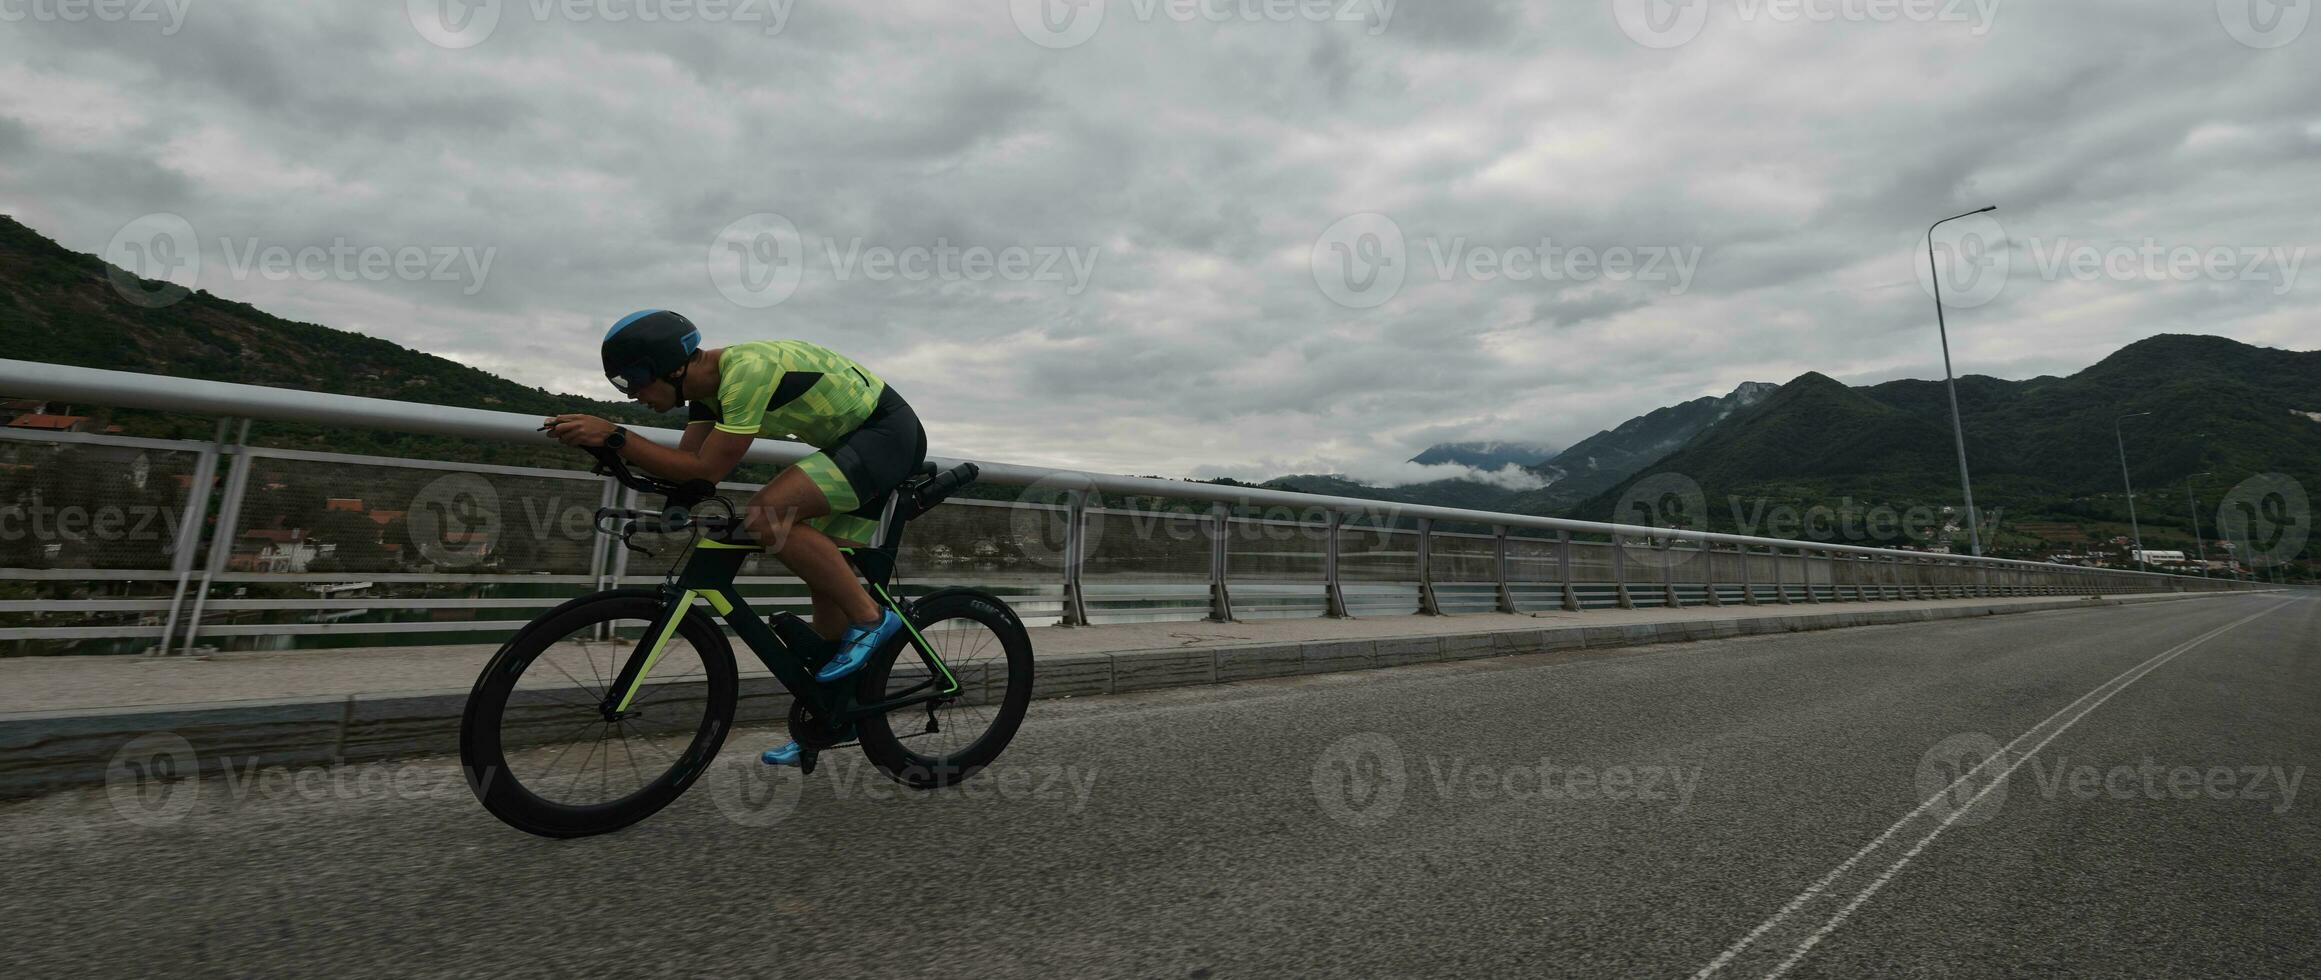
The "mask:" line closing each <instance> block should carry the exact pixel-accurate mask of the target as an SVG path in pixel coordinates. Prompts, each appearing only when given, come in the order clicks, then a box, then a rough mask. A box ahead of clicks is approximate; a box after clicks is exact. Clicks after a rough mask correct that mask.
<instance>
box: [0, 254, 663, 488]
mask: <svg viewBox="0 0 2321 980" xmlns="http://www.w3.org/2000/svg"><path fill="white" fill-rule="evenodd" d="M112 276H120V277H124V278H125V279H126V280H129V281H134V277H131V276H130V275H129V273H127V272H126V271H123V270H121V269H118V268H117V267H114V266H112V265H110V264H108V263H106V262H105V261H104V260H102V259H100V258H98V257H96V256H94V255H84V254H81V253H78V252H73V251H70V250H67V249H65V248H64V247H63V246H60V245H58V244H57V243H55V242H53V241H50V240H49V239H48V238H46V237H44V236H42V235H41V234H40V233H38V232H36V231H33V230H32V229H30V228H27V227H25V226H24V225H23V224H21V223H18V222H17V221H16V220H15V219H14V218H11V217H8V216H5V215H0V350H5V351H7V352H8V356H11V357H16V358H19V359H24V360H36V361H45V362H49V363H55V364H70V365H75V366H79V367H91V368H106V369H110V370H118V371H139V372H144V373H147V374H159V375H168V376H171V377H180V378H200V379H204V380H211V381H230V382H236V383H240V384H255V385H265V386H268V387H275V388H295V389H300V390H306V391H326V392H336V393H340V394H348V395H363V396H367V397H372V398H392V399H397V400H400V401H408V402H420V403H423V404H429V405H455V406H460V407H464V408H486V409H497V410H502V411H510V412H523V413H527V414H534V413H536V414H541V415H548V414H555V413H560V412H586V413H589V414H593V415H600V416H604V417H606V418H612V419H617V420H620V421H623V422H628V423H633V424H642V425H669V424H674V423H675V422H676V420H675V419H674V417H673V416H656V415H654V414H652V413H649V412H646V411H644V410H643V409H641V408H640V407H638V406H636V405H633V404H628V403H616V402H607V401H600V400H597V399H591V398H583V397H579V396H576V395H566V394H559V393H556V392H551V391H546V390H543V389H540V388H534V387H530V386H527V385H521V384H517V383H515V382H513V381H509V380H507V379H505V378H501V377H498V376H496V375H493V374H491V373H489V372H485V371H481V370H478V369H476V368H472V367H469V366H467V365H464V364H461V363H459V362H457V361H452V360H448V359H445V358H441V357H437V356H435V355H433V354H428V353H425V352H422V351H415V350H412V349H410V348H407V347H403V346H401V345H399V344H395V343H393V342H391V341H386V340H381V339H378V338H376V337H366V336H363V335H362V334H358V333H352V332H349V331H345V330H336V329H332V328H330V327H325V326H322V325H319V324H313V323H299V322H296V321H292V320H285V319H282V318H280V317H277V316H273V315H270V314H268V313H266V312H265V311H263V310H260V309H258V308H256V307H254V306H251V305H249V304H247V303H237V302H234V301H232V300H227V299H223V298H220V297H217V296H214V295H211V294H210V293H208V292H206V291H201V290H196V291H194V292H192V293H190V294H187V295H185V296H184V298H182V299H179V300H178V301H177V302H174V303H170V304H168V305H164V306H161V307H159V308H154V309H148V308H146V307H144V306H141V305H138V304H135V303H131V302H129V301H128V300H127V299H124V298H123V297H122V296H121V295H120V293H119V292H118V291H116V290H115V289H114V287H113V281H112V279H111V277H112ZM149 285H156V286H157V285H159V284H157V283H149ZM576 356H593V354H592V353H589V352H576ZM9 394H14V393H10V392H0V395H9ZM76 411H83V413H84V414H93V415H96V416H99V417H101V418H104V419H105V420H107V421H108V422H111V423H113V424H118V425H120V426H122V428H123V429H124V430H125V431H128V432H131V433H133V434H137V435H157V436H163V437H171V438H204V439H206V438H208V437H209V436H210V435H212V434H213V432H214V428H213V426H214V422H213V421H211V420H207V419H197V418H182V417H172V416H168V415H162V414H158V413H151V412H137V411H129V410H113V409H107V408H104V407H102V406H88V407H86V409H85V410H83V409H82V408H79V407H76ZM253 441H259V442H266V443H272V444H278V445H293V446H298V447H302V448H329V449H332V450H336V451H343V452H359V453H377V454H383V455H403V456H422V455H424V456H438V457H440V458H446V459H468V460H475V461H489V462H507V463H529V464H532V465H548V466H567V467H568V466H574V465H576V464H577V461H576V459H575V458H574V457H575V456H576V454H574V453H571V452H570V451H568V450H563V449H561V448H560V447H556V446H553V445H548V444H546V443H547V440H545V439H544V440H542V443H543V445H542V446H540V447H523V446H511V445H508V444H505V443H482V442H470V441H465V440H454V439H440V438H435V437H428V436H410V435H403V434H399V433H390V432H366V431H358V430H347V429H330V430H324V429H320V428H314V427H304V426H298V425H294V424H287V423H272V424H267V425H264V426H259V427H256V428H255V430H254V433H253ZM325 443H327V445H325Z"/></svg>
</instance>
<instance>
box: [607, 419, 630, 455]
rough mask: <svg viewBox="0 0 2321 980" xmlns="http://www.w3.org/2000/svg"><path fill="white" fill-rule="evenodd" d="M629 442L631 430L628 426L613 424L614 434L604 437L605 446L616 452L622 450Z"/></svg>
mask: <svg viewBox="0 0 2321 980" xmlns="http://www.w3.org/2000/svg"><path fill="white" fill-rule="evenodd" d="M628 444H629V430H628V428H627V427H626V426H619V425H616V426H613V427H612V435H609V436H606V437H604V448H606V449H610V450H612V451H614V452H616V453H617V452H619V451H620V449H621V447H622V446H626V445H628Z"/></svg>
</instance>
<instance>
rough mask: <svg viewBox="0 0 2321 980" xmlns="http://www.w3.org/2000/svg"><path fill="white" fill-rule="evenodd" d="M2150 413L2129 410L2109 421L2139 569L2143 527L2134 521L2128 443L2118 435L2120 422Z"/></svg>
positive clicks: (2134, 507)
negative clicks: (2118, 457)
mask: <svg viewBox="0 0 2321 980" xmlns="http://www.w3.org/2000/svg"><path fill="white" fill-rule="evenodd" d="M2150 414H2152V413H2150V412H2129V413H2128V414H2126V415H2122V416H2120V417H2119V418H2116V419H2113V420H2112V421H2111V439H2112V442H2113V443H2114V444H2115V445H2117V446H2119V450H2120V485H2121V486H2124V487H2126V488H2127V491H2128V533H2130V534H2133V535H2134V536H2135V542H2136V545H2135V547H2136V568H2137V570H2139V571H2141V570H2144V529H2143V525H2141V524H2138V523H2137V522H2136V485H2135V482H2134V481H2132V480H2130V479H2128V443H2127V439H2126V438H2124V437H2122V436H2121V435H2120V423H2122V422H2125V421H2127V420H2129V419H2132V418H2136V417H2138V416H2142V415H2150Z"/></svg>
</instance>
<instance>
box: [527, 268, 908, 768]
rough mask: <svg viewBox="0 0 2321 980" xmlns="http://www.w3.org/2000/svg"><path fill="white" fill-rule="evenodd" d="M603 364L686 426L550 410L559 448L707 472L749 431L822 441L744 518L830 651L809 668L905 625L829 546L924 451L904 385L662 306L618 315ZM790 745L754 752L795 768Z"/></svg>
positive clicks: (881, 502) (867, 533)
mask: <svg viewBox="0 0 2321 980" xmlns="http://www.w3.org/2000/svg"><path fill="white" fill-rule="evenodd" d="M603 353H604V374H605V377H606V378H608V379H610V380H611V381H612V383H613V387H615V388H618V389H620V390H621V392H622V393H623V394H625V395H627V396H628V397H629V398H631V399H633V400H635V401H638V402H641V403H643V404H644V405H645V407H647V408H650V409H652V410H653V411H656V412H666V411H669V410H671V409H674V408H676V407H677V406H678V405H680V404H683V405H686V406H687V419H686V423H685V437H684V439H683V441H681V442H679V443H678V444H677V445H676V446H674V447H670V446H663V445H659V444H657V443H654V442H652V441H651V440H648V439H645V438H644V437H642V436H638V435H635V434H633V433H631V432H629V431H628V430H627V429H625V428H623V427H621V426H618V425H615V424H613V423H612V422H610V421H607V420H605V419H600V418H597V417H595V416H592V415H558V416H555V417H553V418H550V419H547V420H546V423H547V426H548V432H549V435H550V436H552V437H554V438H555V439H557V440H558V441H560V442H563V443H564V444H566V445H572V446H606V447H609V448H611V449H612V450H613V451H615V452H617V453H619V454H620V456H621V458H622V459H625V460H627V461H628V462H629V463H630V464H632V465H634V466H637V467H639V468H641V469H644V470H647V471H650V472H652V473H655V474H657V475H659V476H661V477H663V478H665V479H669V480H675V481H685V480H709V481H711V482H715V481H718V480H722V479H724V478H725V476H726V474H728V473H731V472H732V471H733V468H734V466H735V465H737V464H739V463H740V462H741V457H742V453H743V452H744V451H745V450H747V449H748V448H749V444H750V440H752V439H757V438H773V439H791V440H795V441H798V442H803V443H806V444H808V445H811V446H813V447H814V448H815V449H817V450H819V451H818V452H816V453H814V454H813V455H810V456H807V457H806V458H805V459H802V460H799V461H798V462H797V464H796V465H794V466H791V467H789V468H787V469H784V470H783V471H782V472H781V473H780V474H778V475H776V476H775V477H774V481H773V482H772V483H768V484H766V485H765V487H764V488H763V489H761V490H759V491H758V492H757V493H756V495H754V496H752V497H751V498H750V500H749V503H748V505H747V506H746V508H745V510H746V514H745V517H744V519H743V522H742V526H743V528H744V529H745V530H747V531H748V532H749V534H750V536H751V539H752V540H754V541H756V542H757V543H758V544H760V545H762V546H764V547H766V548H767V549H768V550H770V551H772V552H773V554H774V556H775V557H776V558H778V559H780V560H781V562H782V564H783V565H785V566H788V568H789V569H790V571H791V573H792V574H795V575H797V576H798V578H799V579H800V580H802V581H804V582H805V583H806V588H807V589H808V590H809V591H811V592H812V594H813V601H814V631H815V632H816V633H819V634H821V636H822V637H823V638H824V639H827V640H832V641H835V642H837V643H838V644H839V650H838V653H837V655H836V656H835V657H833V658H832V659H831V661H830V662H829V663H828V664H826V665H824V666H823V667H822V668H821V669H820V670H819V671H817V672H816V673H815V678H816V679H817V680H821V681H835V680H838V679H840V678H843V677H846V676H847V675H849V674H852V673H854V672H855V671H856V670H858V669H860V668H861V667H862V665H863V664H864V663H865V662H867V661H868V660H869V659H870V655H871V653H872V652H873V651H875V650H877V649H878V648H879V646H880V645H882V644H884V643H885V642H886V641H887V640H888V639H889V638H891V637H893V636H894V635H895V633H896V631H898V630H900V629H902V626H903V623H902V618H901V617H899V616H897V615H895V612H894V610H891V609H886V608H884V607H881V606H880V605H878V604H877V603H876V602H873V601H872V600H871V598H870V593H869V592H867V591H865V590H864V589H863V587H862V583H861V582H859V581H857V580H856V579H855V577H854V572H853V570H852V569H851V568H849V567H848V566H847V564H846V558H845V556H844V555H841V554H840V553H839V551H838V548H839V545H840V543H845V544H850V545H861V544H864V543H866V542H868V541H870V540H871V539H872V538H873V537H875V536H876V533H877V528H878V518H879V515H880V512H881V510H882V509H883V508H884V507H885V505H886V498H887V496H888V494H890V493H892V492H893V491H894V489H895V488H896V487H897V486H900V485H901V484H902V483H903V481H904V480H906V479H908V478H909V477H910V476H911V474H912V473H914V472H916V471H917V470H918V468H919V465H920V464H921V463H923V462H924V461H925V460H926V458H927V432H926V430H925V429H924V428H922V427H920V425H919V417H918V415H917V413H914V412H912V411H911V407H910V405H908V404H905V403H904V401H903V399H902V396H901V395H898V394H896V393H895V390H894V389H893V388H892V387H890V386H888V385H887V384H886V383H885V382H884V381H881V380H879V378H878V376H877V375H875V374H872V373H870V371H869V370H867V369H865V368H864V367H863V366H862V365H860V364H857V363H855V362H854V361H853V360H851V359H849V358H847V357H846V356H844V355H841V354H839V353H837V352H835V351H832V350H829V349H828V348H824V347H820V346H817V345H814V344H810V343H807V342H805V341H801V340H757V341H750V342H747V343H740V344H734V345H732V346H730V347H723V348H717V349H713V350H702V349H701V331H700V330H698V329H696V328H695V327H694V326H693V323H692V321H690V320H687V319H686V318H684V317H683V316H680V315H678V314H676V313H672V312H670V311H668V310H640V311H638V312H636V313H631V314H629V315H628V316H625V317H622V318H621V319H620V320H619V321H618V322H616V323H614V324H613V325H612V329H611V330H608V331H606V332H605V335H604V351H603ZM798 757H799V747H798V744H797V743H796V742H791V743H789V744H786V745H782V746H778V747H776V748H772V749H768V750H766V752H765V753H764V755H762V756H761V757H760V758H762V759H763V760H764V761H766V762H767V763H770V764H774V765H796V764H797V762H798Z"/></svg>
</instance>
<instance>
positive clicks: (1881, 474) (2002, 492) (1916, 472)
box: [1571, 334, 2321, 543]
mask: <svg viewBox="0 0 2321 980" xmlns="http://www.w3.org/2000/svg"><path fill="white" fill-rule="evenodd" d="M1958 401H1959V412H1960V415H1961V417H1962V419H1963V423H1964V429H1965V435H1966V445H1967V457H1968V464H1969V468H1970V470H1971V472H1972V475H1973V478H1974V489H1975V498H1976V501H1975V502H1976V504H1977V506H1978V507H1979V508H1980V510H1981V511H1982V512H1983V514H1984V516H1985V518H1986V519H1988V518H1989V516H1990V515H1991V514H1992V513H1994V512H2005V511H2014V512H2017V513H2042V514H2049V515H2058V516H2062V517H2074V518H2084V519H2088V520H2095V521H2102V522H2116V523H2118V524H2123V525H2124V524H2127V523H2128V514H2127V507H2126V496H2125V493H2124V491H2123V488H2122V483H2121V479H2122V478H2121V472H2120V467H2121V458H2120V457H2121V451H2122V448H2123V443H2124V449H2125V455H2126V457H2127V468H2128V473H2129V476H2130V477H2131V478H2132V480H2133V483H2134V485H2135V487H2136V489H2137V494H2136V496H2137V509H2138V511H2139V516H2140V517H2141V518H2142V523H2143V528H2144V530H2145V532H2146V536H2147V540H2150V539H2151V536H2152V535H2153V534H2154V533H2156V529H2157V528H2159V527H2161V526H2163V525H2165V526H2169V527H2174V526H2176V525H2178V524H2181V525H2182V526H2183V528H2184V530H2185V531H2186V532H2188V531H2189V528H2190V509H2191V508H2190V502H2189V500H2188V496H2197V497H2199V498H2201V500H2202V507H2203V509H2204V510H2207V512H2208V513H2207V516H2205V517H2203V518H2202V521H2203V523H2204V525H2206V526H2205V527H2204V531H2205V532H2206V533H2209V534H2210V535H2213V534H2214V533H2215V530H2216V529H2215V527H2214V522H2215V520H2216V516H2215V511H2214V508H2215V507H2216V505H2217V504H2218V502H2219V498H2220V497H2221V495H2222V494H2224V493H2225V492H2226V491H2227V490H2228V489H2229V488H2231V487H2233V486H2234V485H2236V484H2238V483H2239V482H2240V481H2242V480H2244V479H2247V478H2249V477H2251V476H2253V475H2255V474H2259V473H2281V474H2285V475H2287V476H2289V477H2291V478H2292V479H2295V480H2297V481H2299V482H2300V483H2301V484H2303V485H2304V486H2306V487H2317V488H2321V420H2316V419H2314V418H2312V417H2310V416H2308V415H2306V414H2304V413H2306V412H2309V411H2316V409H2314V407H2313V406H2316V405H2321V351H2291V350H2280V349H2275V348H2265V347H2256V346H2253V345H2249V344H2243V343H2240V342H2238V341H2234V340H2231V339H2228V338H2223V337H2211V336H2201V335H2187V334H2161V335H2157V336H2153V337H2147V338H2145V339H2143V340H2139V341H2136V342H2135V343H2132V344H2129V345H2128V346H2126V347H2123V348H2121V349H2119V350H2118V351H2115V352H2113V353H2112V354H2111V355H2110V356H2108V357H2105V358H2104V359H2103V360H2101V361H2098V362H2097V363H2095V364H2094V365H2091V366H2089V367H2088V368H2087V369H2085V370H2083V371H2080V372H2078V373H2076V374H2073V375H2071V376H2069V377H2060V378H2059V377H2054V376H2042V377H2037V378H2032V379H2029V380H2026V381H2007V380H2003V379H1999V378H1992V377H1987V376H1980V375H1974V376H1968V377H1963V378H1960V379H1958ZM2147 413H2148V414H2147ZM2123 417H2125V418H2123ZM2115 423H2116V425H2117V427H2118V428H2117V432H2118V437H2117V438H2118V440H2119V441H2118V442H2115V436H2114V431H2115V430H2114V426H2115ZM1663 473H1673V474H1680V475H1682V476H1684V477H1686V478H1688V479H1690V480H1692V481H1694V482H1695V483H1697V484H1699V486H1700V487H1701V489H1702V491H1703V495H1704V497H1705V498H1706V500H1707V502H1708V510H1709V513H1708V514H1707V515H1704V516H1705V517H1706V518H1707V526H1708V527H1710V528H1714V529H1719V530H1743V531H1747V530H1753V529H1751V528H1748V527H1746V526H1745V524H1746V520H1745V518H1746V514H1745V513H1734V511H1735V510H1736V509H1740V510H1744V511H1745V510H1746V508H1735V507H1734V506H1733V505H1732V503H1731V502H1732V501H1734V500H1744V501H1753V502H1755V503H1753V504H1752V505H1751V506H1752V507H1755V506H1759V505H1762V504H1764V503H1772V504H1777V505H1778V504H1788V505H1800V506H1803V505H1809V504H1812V503H1818V502H1827V501H1844V500H1852V501H1855V502H1856V503H1859V504H1863V505H1887V506H1893V507H1902V506H1908V505H1927V506H1949V507H1956V506H1958V505H1959V504H1960V502H1961V495H1960V493H1959V487H1958V461H1957V456H1956V450H1955V448H1954V443H1953V436H1952V433H1951V425H1950V414H1949V396H1948V393H1947V392H1946V391H1945V388H1944V385H1943V384H1942V383H1941V382H1939V381H1919V380H1903V381H1889V382H1885V383H1882V384H1876V385H1868V386H1864V387H1858V388H1856V387H1848V386H1846V385H1844V384H1841V383H1839V382H1837V381H1835V380H1833V379H1830V378H1828V377H1825V376H1823V375H1820V374H1815V373H1807V374H1804V375H1801V376H1799V377H1798V378H1796V379H1795V380H1792V381H1790V382H1789V383H1788V384H1785V385H1782V386H1781V388H1780V389H1779V391H1777V392H1776V393H1775V394H1774V395H1773V396H1772V397H1770V398H1767V399H1764V400H1763V401H1762V402H1761V403H1759V404H1757V405H1755V406H1754V407H1752V408H1750V409H1748V410H1746V411H1744V412H1741V413H1738V414H1736V415H1735V416H1733V417H1732V418H1730V419H1728V420H1726V421H1724V422H1722V423H1719V424H1716V425H1713V426H1710V427H1708V428H1706V429H1704V430H1702V432H1701V433H1700V434H1699V435H1698V436H1697V437H1695V438H1694V439H1693V440H1691V441H1690V442H1688V443H1686V444H1685V445H1684V446H1683V447H1681V448H1680V449H1678V450H1677V451H1676V452H1673V453H1671V454H1669V455H1668V456H1666V457H1665V458H1663V459H1661V460H1660V461H1658V462H1656V463H1654V464H1652V465H1651V466H1649V467H1645V468H1643V469H1641V470H1639V471H1637V472H1636V473H1635V474H1633V475H1631V477H1630V478H1628V479H1626V480H1623V481H1621V482H1620V483H1618V484H1616V485H1613V486H1610V487H1606V488H1605V489H1604V490H1603V491H1602V492H1600V493H1598V494H1597V495H1595V496H1593V497H1591V498H1589V499H1588V500H1586V501H1583V502H1582V503H1580V504H1579V505H1578V506H1576V507H1574V508H1572V510H1571V513H1572V514H1573V515H1574V516H1578V517H1582V518H1589V519H1609V518H1611V517H1612V516H1613V515H1614V514H1615V513H1617V512H1618V510H1619V504H1620V501H1621V500H1622V498H1623V495H1624V494H1625V493H1626V491H1627V490H1628V488H1629V487H1631V486H1634V485H1635V484H1636V483H1637V482H1638V481H1640V480H1644V479H1650V478H1652V477H1654V476H1656V475H1658V474H1663ZM2194 481H2196V482H2197V486H2193V485H2192V482H2194ZM2289 516H2290V517H2291V518H2292V519H2293V520H2302V521H2308V522H2309V521H2310V520H2311V519H2312V518H2311V515H2309V514H2308V515H2301V516H2300V515H2289ZM1961 543H1963V542H1961Z"/></svg>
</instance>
